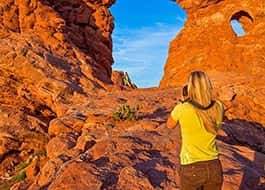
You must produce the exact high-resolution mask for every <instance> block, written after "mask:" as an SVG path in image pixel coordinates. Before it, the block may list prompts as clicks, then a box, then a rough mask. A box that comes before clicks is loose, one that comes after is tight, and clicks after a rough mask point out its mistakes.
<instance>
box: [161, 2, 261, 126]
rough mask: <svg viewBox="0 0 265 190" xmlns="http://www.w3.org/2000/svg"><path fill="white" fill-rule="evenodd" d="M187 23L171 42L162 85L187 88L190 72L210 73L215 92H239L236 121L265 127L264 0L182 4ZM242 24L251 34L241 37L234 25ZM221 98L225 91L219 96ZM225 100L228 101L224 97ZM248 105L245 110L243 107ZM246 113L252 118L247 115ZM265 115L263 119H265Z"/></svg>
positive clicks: (235, 106) (237, 94)
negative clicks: (264, 100) (219, 90)
mask: <svg viewBox="0 0 265 190" xmlns="http://www.w3.org/2000/svg"><path fill="white" fill-rule="evenodd" d="M177 3H179V4H180V6H182V7H183V8H184V9H185V10H186V12H187V21H186V23H185V27H184V28H183V29H182V31H181V32H180V34H179V35H178V36H177V37H176V38H175V39H174V40H173V41H172V42H171V44H170V49H169V56H168V59H167V63H166V66H165V68H164V76H163V79H162V80H161V83H160V86H161V87H170V86H171V87H172V86H179V85H183V84H184V83H186V81H187V77H188V75H189V73H190V72H191V71H194V70H203V71H206V72H207V73H209V75H210V77H211V79H212V80H213V81H214V85H215V87H216V89H218V88H222V89H221V90H222V92H227V91H228V92H230V91H234V93H235V94H236V96H235V97H234V98H235V100H236V102H237V103H235V104H241V105H242V104H245V103H246V104H251V105H249V106H246V107H247V109H245V108H243V110H242V109H241V108H239V106H237V105H234V108H235V109H233V111H236V110H237V111H236V112H239V110H241V111H242V112H246V113H247V114H246V113H245V114H244V113H238V114H234V116H235V117H241V118H245V119H251V120H253V121H259V122H262V123H263V124H264V123H265V118H264V114H265V112H264V111H263V110H264V108H265V104H264V102H262V101H258V99H259V98H261V97H262V99H264V97H265V89H264V81H265V75H264V72H265V59H264V58H265V57H264V52H265V37H264V36H265V35H264V34H265V25H264V23H265V16H264V15H265V2H264V1H254V0H248V1H240V0H232V1H229V2H228V1H221V0H214V1H209V0H199V1H192V0H177ZM232 19H235V20H238V21H239V22H240V23H241V25H242V26H243V28H244V30H245V32H246V34H245V36H243V37H238V36H237V35H236V33H235V32H234V31H233V29H232V27H231V25H230V21H231V20H232ZM220 94H221V93H220ZM222 99H223V97H222ZM242 107H243V106H242ZM246 115H247V116H246ZM262 115H263V116H262Z"/></svg>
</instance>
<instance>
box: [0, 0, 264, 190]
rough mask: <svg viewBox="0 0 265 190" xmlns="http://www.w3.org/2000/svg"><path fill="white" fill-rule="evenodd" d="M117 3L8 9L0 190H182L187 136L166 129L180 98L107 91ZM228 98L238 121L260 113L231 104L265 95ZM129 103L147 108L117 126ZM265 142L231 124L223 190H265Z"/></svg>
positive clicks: (2, 58) (0, 14)
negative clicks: (120, 112)
mask: <svg viewBox="0 0 265 190" xmlns="http://www.w3.org/2000/svg"><path fill="white" fill-rule="evenodd" d="M113 2H114V1H111V0H82V1H81V0H77V1H70V0H64V1H51V0H35V1H34V0H31V1H22V0H21V1H19V0H18V1H15V0H8V1H4V0H0V37H1V40H0V72H1V76H0V88H1V91H0V189H9V188H11V189H22V190H24V189H29V190H37V189H60V190H63V189H65V190H68V189H69V190H70V189H95V190H97V189H109V190H111V189H113V190H114V189H121V190H123V189H135V190H139V189H145V190H146V189H150V190H151V189H170V190H177V189H179V180H178V172H177V168H178V167H179V159H178V152H179V149H180V136H179V131H178V130H169V129H167V128H166V126H165V122H166V119H167V117H168V115H169V113H170V111H171V110H172V108H173V106H174V105H175V104H176V103H177V101H178V98H179V97H180V94H181V93H180V89H174V88H172V89H163V90H162V89H156V88H155V89H147V90H143V89H135V90H132V89H130V90H126V89H122V90H120V89H119V87H118V88H117V89H119V90H117V89H116V90H115V87H114V88H113V89H111V91H106V90H102V89H101V87H102V86H106V83H111V80H110V79H111V78H110V76H111V75H110V71H111V68H110V65H111V63H112V58H111V38H110V33H111V30H112V27H113V23H112V17H111V16H110V14H109V11H108V9H107V8H108V7H109V6H110V5H111V4H112V3H113ZM211 2H213V1H211ZM114 75H115V74H114ZM216 76H217V75H216ZM232 76H233V75H232ZM243 77H244V75H243ZM114 78H115V77H113V79H114ZM217 78H218V77H217ZM228 78H229V80H231V77H230V76H229V77H228ZM113 81H116V80H113ZM224 81H228V80H227V79H226V78H225V80H224ZM117 82H118V83H119V82H120V78H119V76H118V77H117ZM243 86H244V85H243ZM227 89H228V88H227V87H226V86H224V88H223V89H222V90H224V91H225V93H220V94H217V95H219V96H220V97H222V99H224V100H226V101H227V104H228V105H229V104H231V105H232V106H231V108H230V109H228V110H227V112H226V113H227V115H231V117H232V116H233V115H234V114H235V111H234V110H233V109H235V110H237V111H238V112H239V113H238V114H244V113H245V112H243V111H245V109H241V107H240V106H243V105H247V107H248V108H249V107H250V106H251V105H252V102H251V101H250V102H249V104H246V100H244V101H245V104H242V103H240V102H238V99H237V102H236V103H237V104H235V103H233V100H234V99H235V96H236V98H237V96H238V94H239V90H241V91H243V92H242V93H245V94H246V93H247V94H251V95H253V94H256V93H263V92H262V91H261V92H256V91H255V88H251V89H244V88H241V86H232V87H231V88H230V89H229V91H227ZM260 97H261V98H260ZM260 97H256V98H255V99H253V101H254V102H256V104H254V106H255V107H256V106H257V104H258V103H259V102H262V100H263V99H262V96H260ZM231 101H232V103H231ZM124 103H126V104H128V105H131V106H132V107H134V106H136V105H139V106H140V110H139V114H140V115H139V120H135V121H130V120H129V121H128V120H125V121H116V120H114V119H113V113H114V112H115V111H116V109H117V107H118V106H119V105H120V104H124ZM236 106H238V107H236ZM236 108H239V109H236ZM255 109H258V107H257V108H255ZM241 112H243V113H241ZM260 120H261V119H260ZM245 126H252V127H253V126H254V129H255V130H252V129H251V127H247V128H245ZM177 129H178V128H177ZM264 133H265V131H264V130H263V126H262V125H261V124H257V123H253V122H249V121H244V120H231V121H229V120H227V121H226V123H225V126H224V132H223V134H222V135H220V136H218V144H219V150H220V153H221V154H220V158H221V161H222V165H223V168H224V187H223V189H224V190H226V189H238V188H239V187H240V188H241V189H245V190H256V189H264V181H265V176H264V163H265V156H264V151H265V147H264V136H265V134H264ZM246 134H247V135H246ZM249 138H251V140H248V139H249ZM246 141H247V142H246Z"/></svg>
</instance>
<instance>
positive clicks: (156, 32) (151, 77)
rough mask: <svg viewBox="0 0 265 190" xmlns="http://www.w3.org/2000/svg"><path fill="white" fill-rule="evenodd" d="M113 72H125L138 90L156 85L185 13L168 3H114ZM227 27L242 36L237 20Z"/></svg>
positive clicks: (136, 0) (133, 0)
mask: <svg viewBox="0 0 265 190" xmlns="http://www.w3.org/2000/svg"><path fill="white" fill-rule="evenodd" d="M111 12H112V14H113V16H114V19H115V21H114V22H115V29H114V32H113V35H112V37H113V57H114V61H115V63H114V65H113V69H114V70H123V71H127V72H128V73H129V75H130V77H131V78H132V80H133V82H135V83H136V84H137V85H138V86H139V87H152V86H158V84H159V81H160V80H161V78H162V75H163V69H164V65H165V63H166V58H167V54H168V48H169V42H170V41H171V40H173V39H174V38H175V37H176V36H177V34H178V33H179V31H180V30H181V29H182V28H183V26H184V23H185V20H186V13H185V11H184V10H183V9H181V8H180V7H179V6H178V5H177V4H176V3H175V2H173V1H170V0H116V3H115V4H114V5H113V6H112V7H111ZM231 25H232V27H233V29H234V31H235V32H236V33H237V36H243V35H244V34H245V32H244V30H243V29H242V26H241V25H240V24H239V22H238V21H236V20H232V21H231Z"/></svg>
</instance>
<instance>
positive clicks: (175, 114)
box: [171, 101, 222, 165]
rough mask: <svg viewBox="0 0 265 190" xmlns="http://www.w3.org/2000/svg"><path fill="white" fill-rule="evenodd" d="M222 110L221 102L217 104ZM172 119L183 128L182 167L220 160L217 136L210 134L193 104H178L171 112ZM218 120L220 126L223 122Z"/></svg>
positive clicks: (217, 123)
mask: <svg viewBox="0 0 265 190" xmlns="http://www.w3.org/2000/svg"><path fill="white" fill-rule="evenodd" d="M215 104H217V105H214V106H220V109H222V104H221V102H219V101H217V103H215ZM171 117H172V118H173V119H174V120H175V121H178V122H179V124H180V127H181V136H182V148H181V153H180V160H181V164H182V165H187V164H191V163H195V162H199V161H207V160H213V159H217V158H218V151H217V148H216V143H215V137H216V135H214V134H212V133H210V132H208V131H207V130H206V129H205V127H204V124H203V121H202V119H201V118H200V117H199V115H198V114H197V113H196V110H195V108H194V106H193V105H192V104H191V103H188V102H185V103H183V104H178V105H177V106H176V107H175V108H174V109H173V111H172V112H171ZM218 118H221V117H217V118H216V125H217V126H220V124H221V122H222V121H221V120H218Z"/></svg>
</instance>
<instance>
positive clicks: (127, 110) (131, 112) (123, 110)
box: [112, 104, 140, 121]
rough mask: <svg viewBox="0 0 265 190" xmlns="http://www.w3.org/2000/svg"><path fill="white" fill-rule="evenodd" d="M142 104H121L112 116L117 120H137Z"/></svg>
mask: <svg viewBox="0 0 265 190" xmlns="http://www.w3.org/2000/svg"><path fill="white" fill-rule="evenodd" d="M139 110H140V106H139V105H136V106H135V107H131V106H129V105H125V104H122V105H119V107H118V109H117V111H116V112H115V113H113V115H112V118H113V119H114V120H116V121H124V120H137V119H138V117H139Z"/></svg>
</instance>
